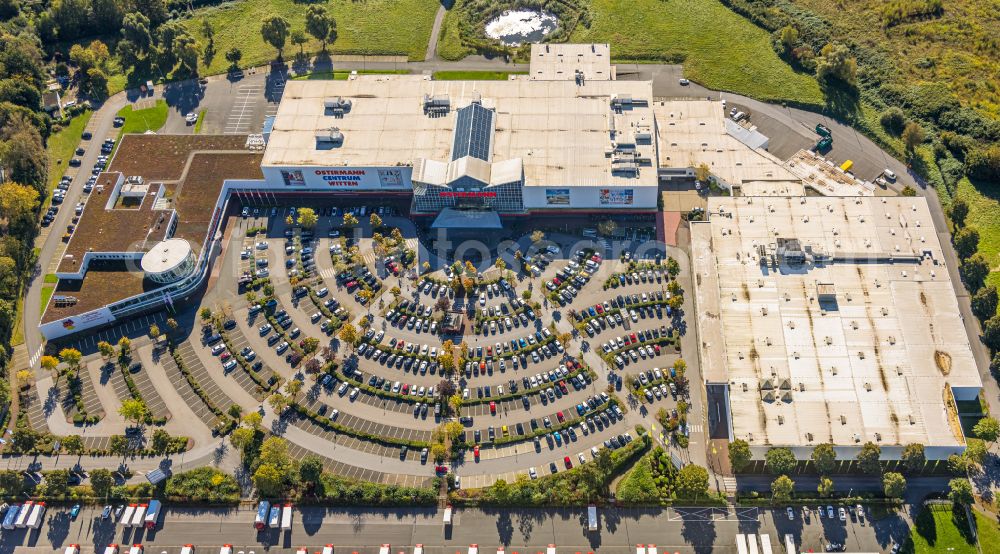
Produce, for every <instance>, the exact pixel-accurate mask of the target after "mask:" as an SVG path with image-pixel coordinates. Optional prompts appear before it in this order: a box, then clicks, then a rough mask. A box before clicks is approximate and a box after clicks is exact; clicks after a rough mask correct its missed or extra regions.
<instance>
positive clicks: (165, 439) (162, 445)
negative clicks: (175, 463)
mask: <svg viewBox="0 0 1000 554" xmlns="http://www.w3.org/2000/svg"><path fill="white" fill-rule="evenodd" d="M151 448H152V450H153V452H155V453H157V454H165V453H166V452H167V449H168V448H170V433H168V432H166V431H165V430H163V429H157V430H156V431H153V440H152V444H151Z"/></svg>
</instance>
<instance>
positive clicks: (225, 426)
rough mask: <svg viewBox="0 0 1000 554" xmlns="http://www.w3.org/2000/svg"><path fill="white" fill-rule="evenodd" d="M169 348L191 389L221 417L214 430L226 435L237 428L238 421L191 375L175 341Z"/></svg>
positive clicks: (211, 410)
mask: <svg viewBox="0 0 1000 554" xmlns="http://www.w3.org/2000/svg"><path fill="white" fill-rule="evenodd" d="M169 348H170V355H171V356H173V358H174V363H176V364H177V369H179V370H181V374H182V375H184V379H186V380H187V382H188V385H189V386H190V387H191V390H193V391H194V393H195V394H197V395H198V398H200V399H201V401H202V402H204V403H205V407H207V408H208V410H209V411H210V412H212V413H213V414H215V417H217V418H219V424H218V425H217V426H216V427H215V429H213V431H214V432H215V433H217V434H219V435H226V434H228V433H229V432H230V431H232V430H233V429H235V428H236V425H237V421H236V420H234V419H232V418H231V417H229V416H228V415H226V414H225V413H224V412H223V411H222V410H221V409H219V407H218V406H216V405H215V403H214V402H212V399H211V398H209V397H208V395H206V394H205V391H203V390H202V388H201V385H199V384H198V380H197V379H195V378H194V376H193V375H191V371H190V370H188V368H187V366H186V365H184V359H183V358H181V355H180V354H178V353H177V350H176V349H175V348H174V345H173V343H171V344H170V346H169Z"/></svg>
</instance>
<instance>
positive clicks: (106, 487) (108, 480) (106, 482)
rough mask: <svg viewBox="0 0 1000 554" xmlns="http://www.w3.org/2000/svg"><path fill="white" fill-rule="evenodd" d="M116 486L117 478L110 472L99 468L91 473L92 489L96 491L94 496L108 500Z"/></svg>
mask: <svg viewBox="0 0 1000 554" xmlns="http://www.w3.org/2000/svg"><path fill="white" fill-rule="evenodd" d="M114 484H115V477H114V474H112V473H111V471H110V470H107V469H104V468H97V469H95V470H92V471H91V472H90V488H92V489H94V494H95V495H96V496H97V497H98V498H107V497H108V495H110V494H111V487H113V486H114Z"/></svg>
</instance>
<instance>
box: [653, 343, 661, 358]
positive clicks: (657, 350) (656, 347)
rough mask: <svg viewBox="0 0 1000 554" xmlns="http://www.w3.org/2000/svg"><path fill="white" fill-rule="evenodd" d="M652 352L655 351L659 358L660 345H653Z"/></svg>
mask: <svg viewBox="0 0 1000 554" xmlns="http://www.w3.org/2000/svg"><path fill="white" fill-rule="evenodd" d="M653 350H655V351H656V355H657V356H659V355H660V345H659V344H654V345H653Z"/></svg>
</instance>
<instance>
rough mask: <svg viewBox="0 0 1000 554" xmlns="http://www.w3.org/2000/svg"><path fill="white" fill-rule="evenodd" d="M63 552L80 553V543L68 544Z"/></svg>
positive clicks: (68, 553)
mask: <svg viewBox="0 0 1000 554" xmlns="http://www.w3.org/2000/svg"><path fill="white" fill-rule="evenodd" d="M63 554H80V545H79V544H71V545H69V546H67V547H66V550H64V551H63Z"/></svg>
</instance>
